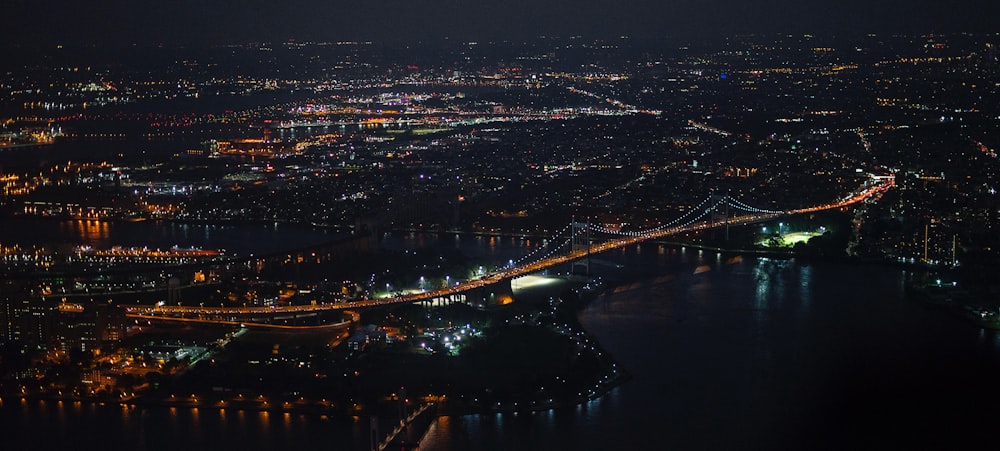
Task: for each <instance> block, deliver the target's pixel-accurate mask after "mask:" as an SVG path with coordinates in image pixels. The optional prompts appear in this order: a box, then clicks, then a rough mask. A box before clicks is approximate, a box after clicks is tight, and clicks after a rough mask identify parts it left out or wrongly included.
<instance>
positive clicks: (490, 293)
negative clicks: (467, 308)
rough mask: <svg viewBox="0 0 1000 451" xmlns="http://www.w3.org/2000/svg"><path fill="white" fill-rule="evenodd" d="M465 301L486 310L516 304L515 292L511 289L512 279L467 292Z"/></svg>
mask: <svg viewBox="0 0 1000 451" xmlns="http://www.w3.org/2000/svg"><path fill="white" fill-rule="evenodd" d="M465 299H466V302H467V303H468V304H469V305H471V306H473V307H476V308H478V309H482V310H485V309H488V308H490V307H496V306H499V305H507V304H510V303H511V302H514V290H513V289H512V288H511V285H510V279H504V280H501V281H499V282H497V283H494V284H490V285H485V286H482V287H479V288H476V289H473V290H469V291H467V292H466V295H465Z"/></svg>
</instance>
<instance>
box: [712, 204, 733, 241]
mask: <svg viewBox="0 0 1000 451" xmlns="http://www.w3.org/2000/svg"><path fill="white" fill-rule="evenodd" d="M709 202H710V203H711V204H712V212H711V213H710V216H709V222H710V224H711V226H712V227H715V226H716V225H717V224H725V225H726V241H727V242H728V241H729V195H728V194H727V195H725V196H719V195H717V194H713V195H712V199H711V200H710V201H709ZM720 204H724V205H720ZM720 206H721V207H722V209H721V211H720V208H719V207H720Z"/></svg>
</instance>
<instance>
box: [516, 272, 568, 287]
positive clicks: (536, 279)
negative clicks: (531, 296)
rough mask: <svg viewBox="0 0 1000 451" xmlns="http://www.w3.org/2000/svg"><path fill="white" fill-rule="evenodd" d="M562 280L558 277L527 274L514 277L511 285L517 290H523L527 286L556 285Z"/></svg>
mask: <svg viewBox="0 0 1000 451" xmlns="http://www.w3.org/2000/svg"><path fill="white" fill-rule="evenodd" d="M560 281H562V279H560V278H558V277H547V276H538V275H527V276H522V277H518V278H515V279H512V280H511V281H510V285H511V287H512V288H513V289H515V290H523V289H527V288H535V287H543V286H547V285H554V284H557V283H559V282H560Z"/></svg>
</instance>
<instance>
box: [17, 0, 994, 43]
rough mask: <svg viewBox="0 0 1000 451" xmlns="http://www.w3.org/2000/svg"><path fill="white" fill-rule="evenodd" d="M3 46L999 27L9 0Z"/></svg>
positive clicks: (977, 10) (817, 12) (535, 10)
mask: <svg viewBox="0 0 1000 451" xmlns="http://www.w3.org/2000/svg"><path fill="white" fill-rule="evenodd" d="M5 3H7V5H5V6H4V8H3V11H4V20H3V26H2V27H0V39H2V43H3V44H2V45H10V44H14V45H20V46H32V45H36V44H37V45H51V44H69V45H73V44H88V45H89V44H98V45H109V46H120V45H130V44H168V45H169V44H183V45H192V44H208V45H212V44H225V43H233V42H247V41H285V40H289V39H294V40H300V41H310V40H317V41H328V40H352V39H364V40H376V41H395V42H407V41H419V40H432V39H442V38H449V39H457V40H523V39H531V38H534V37H537V36H542V35H549V36H574V35H580V36H584V37H593V38H607V37H614V36H619V35H627V36H631V37H637V38H662V37H669V38H674V39H678V40H691V41H696V40H700V39H704V38H711V37H716V36H721V35H733V34H740V33H816V34H822V35H860V34H867V33H946V32H972V33H997V32H1000V22H997V20H996V19H997V17H1000V2H997V1H995V0H952V1H944V0H938V1H927V0H884V1H877V2H875V1H860V0H844V1H839V2H832V1H820V0H797V1H795V0H758V1H739V0H714V1H711V0H621V1H609V0H551V1H550V0H508V1H505V2H499V1H493V2H483V1H476V0H367V1H352V2H347V1H340V0H327V1H320V0H286V1H280V0H271V1H264V0H172V1H155V2H154V1H148V0H131V1H128V0H93V1H86V2H83V1H78V0H8V1H7V2H5Z"/></svg>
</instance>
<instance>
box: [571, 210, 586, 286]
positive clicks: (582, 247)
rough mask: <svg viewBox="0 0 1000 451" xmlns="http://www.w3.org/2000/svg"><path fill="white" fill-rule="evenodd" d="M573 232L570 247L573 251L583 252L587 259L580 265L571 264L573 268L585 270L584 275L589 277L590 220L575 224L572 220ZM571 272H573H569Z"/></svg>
mask: <svg viewBox="0 0 1000 451" xmlns="http://www.w3.org/2000/svg"><path fill="white" fill-rule="evenodd" d="M572 226H573V230H572V234H571V240H570V245H571V246H572V250H573V251H585V252H586V256H587V258H586V259H585V260H583V261H582V262H580V263H575V262H574V263H573V268H574V269H575V268H576V267H577V266H583V267H584V268H586V275H588V276H589V275H590V219H589V218H588V220H587V222H576V220H575V219H574V220H573V223H572ZM570 272H573V270H570Z"/></svg>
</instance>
